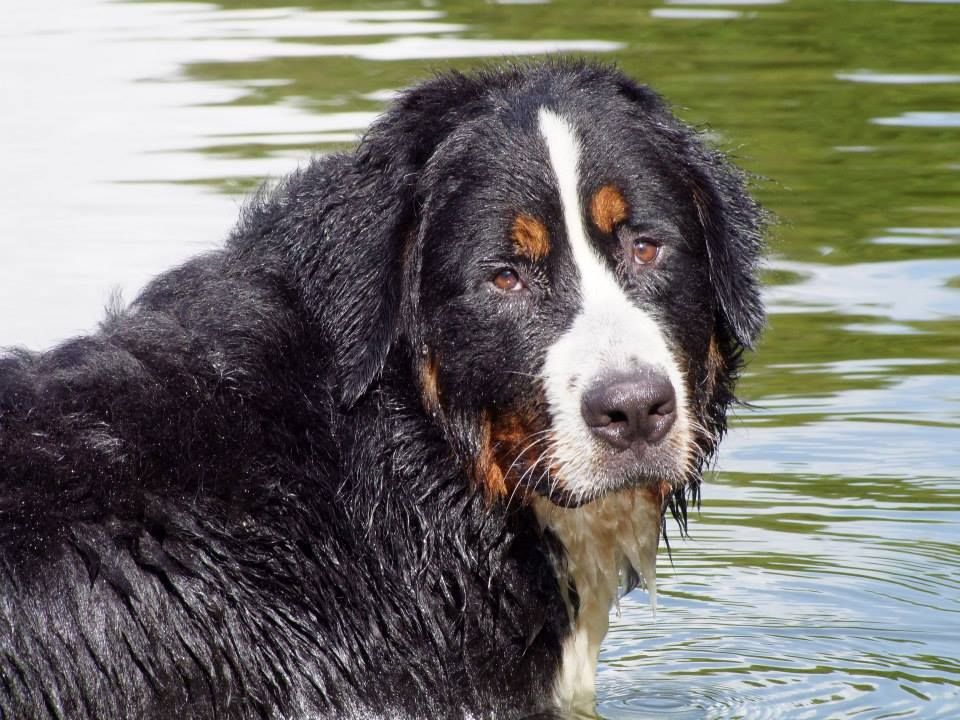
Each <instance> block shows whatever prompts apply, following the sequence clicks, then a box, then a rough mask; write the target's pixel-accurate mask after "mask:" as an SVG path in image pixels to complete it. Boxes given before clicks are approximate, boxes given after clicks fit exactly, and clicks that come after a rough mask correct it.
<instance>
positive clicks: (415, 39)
mask: <svg viewBox="0 0 960 720" xmlns="http://www.w3.org/2000/svg"><path fill="white" fill-rule="evenodd" d="M11 5H15V6H14V7H13V8H5V9H4V12H3V15H4V20H3V23H2V25H0V96H2V98H3V99H2V103H3V104H2V108H3V110H2V112H0V162H2V168H3V170H4V173H3V181H2V183H3V190H2V192H0V345H8V344H12V343H25V344H27V345H30V346H33V347H42V346H45V345H48V344H50V343H52V342H54V341H56V340H58V339H61V338H63V337H66V336H68V335H70V334H73V333H75V332H78V331H81V330H84V329H88V328H91V327H92V326H93V325H94V324H95V322H96V320H97V318H98V316H99V315H100V312H101V307H102V306H103V305H104V303H105V302H106V301H107V299H108V297H109V295H110V293H111V292H113V291H115V290H117V289H119V290H121V291H123V292H124V294H125V295H126V296H128V297H129V296H130V295H131V294H132V293H133V292H135V291H136V288H137V287H138V286H139V285H140V284H142V283H143V282H144V281H145V280H146V278H148V277H149V276H150V275H152V274H154V273H155V272H157V271H159V270H160V269H162V268H164V267H166V266H168V265H170V264H172V263H174V262H177V261H179V260H181V259H183V258H185V257H187V256H189V255H191V254H194V253H196V252H198V251H202V250H204V249H207V248H211V247H214V246H215V245H216V244H217V243H219V242H220V241H221V240H222V238H223V237H224V236H225V234H226V231H227V229H228V228H229V226H230V225H231V223H232V221H233V219H234V218H235V216H236V212H237V208H238V207H239V203H240V198H241V197H242V195H243V193H244V192H246V191H248V190H249V189H250V188H252V187H254V186H256V185H257V184H258V183H259V182H260V181H261V179H262V178H264V177H269V176H273V177H276V176H278V175H280V174H283V173H284V172H286V171H289V170H290V169H292V168H293V167H294V166H296V165H297V163H298V162H303V161H304V159H305V158H306V157H307V156H308V155H309V154H310V153H311V152H325V151H328V150H330V149H335V148H340V147H345V146H349V145H350V144H351V143H352V142H354V140H355V138H356V136H357V134H358V133H359V132H361V131H362V130H363V128H364V127H365V126H366V125H367V124H368V123H369V121H370V119H371V118H372V117H373V116H374V114H375V113H377V112H378V111H379V110H380V109H381V108H382V107H383V105H384V103H385V102H386V101H387V100H388V99H389V98H390V96H391V94H392V93H393V92H394V91H395V90H396V89H397V88H399V87H402V86H404V85H406V84H408V83H410V82H411V81H413V80H415V79H417V78H420V77H423V76H424V74H425V73H428V72H429V71H431V70H432V69H434V68H443V67H449V66H455V67H470V66H473V65H475V64H477V63H478V62H481V61H482V59H488V60H489V59H491V58H493V59H495V58H498V57H501V56H503V55H505V54H513V55H521V54H522V55H536V54H541V53H545V52H572V53H587V54H594V55H598V56H601V57H604V58H608V59H611V60H616V61H617V62H619V63H620V64H621V65H622V66H623V67H624V68H625V69H626V70H627V71H628V72H630V73H631V74H632V75H634V76H636V77H639V78H642V79H644V80H646V81H647V82H649V83H651V84H652V85H653V86H654V87H656V88H657V89H659V90H660V91H661V92H663V93H664V94H665V95H666V96H667V97H669V98H670V99H671V101H672V102H673V103H674V104H675V107H676V109H677V111H678V113H679V114H680V115H681V116H682V117H684V118H685V119H686V120H687V121H688V122H691V123H694V124H697V125H703V126H705V127H707V128H708V129H709V131H710V132H711V133H712V136H713V138H714V140H715V142H717V143H718V144H719V145H720V146H722V147H724V148H726V149H728V150H731V151H732V152H733V153H734V154H735V155H736V156H737V157H738V159H739V162H740V163H741V164H742V165H744V166H745V167H746V168H748V169H749V170H750V171H751V172H752V173H754V174H755V175H756V176H757V179H756V182H755V187H756V192H757V194H758V196H759V197H760V198H761V199H762V200H763V202H764V203H765V204H766V205H767V206H768V207H769V208H770V209H771V210H772V211H773V212H774V213H776V215H777V216H778V218H779V222H778V224H777V226H776V227H775V228H774V232H773V236H772V238H771V244H770V247H771V255H770V260H769V264H768V269H767V271H766V276H767V277H766V279H767V282H768V290H767V300H768V303H769V306H770V308H771V318H770V328H769V330H768V332H767V334H766V336H765V339H764V341H763V343H762V345H761V346H760V348H759V350H758V352H757V353H756V355H755V356H754V357H753V358H752V361H751V365H750V370H749V372H748V373H747V375H746V376H745V378H744V380H743V383H742V386H741V389H742V395H743V397H744V398H745V399H747V400H749V402H750V403H751V404H752V407H750V408H744V409H741V410H740V411H738V413H737V417H736V420H735V423H734V428H733V430H732V431H731V433H730V435H729V437H728V438H727V440H726V443H725V445H724V447H723V449H722V453H721V458H720V462H719V464H718V466H717V469H716V471H715V472H714V473H712V474H711V476H710V477H709V479H708V480H709V482H708V484H707V486H706V487H705V493H704V504H703V509H702V512H701V513H700V514H699V515H698V516H695V517H694V519H693V522H692V525H691V537H690V538H689V539H687V540H681V539H680V538H679V537H677V536H676V533H674V538H673V560H674V565H673V567H671V565H670V563H669V561H668V560H667V558H666V557H663V558H662V561H661V589H662V598H661V603H660V608H659V611H658V613H657V615H656V618H655V619H654V618H653V617H652V615H651V612H650V610H649V609H648V607H647V605H646V599H645V597H644V596H643V594H642V593H634V595H631V596H629V597H627V598H626V599H624V600H623V602H622V604H621V616H620V618H619V619H618V620H616V621H615V623H614V625H613V627H612V630H611V633H610V635H609V636H608V639H607V642H606V644H605V647H604V651H603V655H602V666H601V670H600V677H599V694H598V707H597V713H598V715H599V716H600V717H602V718H608V719H610V720H612V719H613V718H765V717H782V718H906V717H923V718H933V717H942V718H955V717H960V530H958V521H960V480H958V475H960V379H958V377H960V376H958V370H960V4H957V3H956V2H944V1H943V0H941V1H939V2H934V1H933V0H930V1H929V2H922V1H921V2H918V1H908V0H904V1H903V2H887V1H884V0H876V1H870V0H862V1H849V2H848V1H846V0H808V1H803V0H779V1H778V0H739V1H737V0H729V1H727V2H723V1H718V0H696V1H695V0H663V1H661V2H648V1H644V2H632V3H626V2H624V3H615V2H606V1H604V0H599V1H598V0H591V1H590V2H582V1H579V0H578V1H576V2H574V1H570V2H565V1H560V0H557V1H555V2H542V1H538V0H499V2H480V1H479V0H470V1H467V0H459V1H453V2H445V1H444V0H436V1H434V2H428V1H426V0H425V1H424V2H422V3H416V2H408V1H406V0H395V1H391V0H384V1H383V2H362V3H351V2H348V1H347V0H339V1H338V0H298V2H297V6H296V7H292V6H289V5H288V4H287V3H284V2H282V0H225V1H224V2H221V3H217V4H206V3H203V4H201V3H196V2H115V3H101V2H96V1H95V0H32V1H31V2H29V3H18V4H11Z"/></svg>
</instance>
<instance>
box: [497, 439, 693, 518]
mask: <svg viewBox="0 0 960 720" xmlns="http://www.w3.org/2000/svg"><path fill="white" fill-rule="evenodd" d="M534 434H539V435H541V436H547V437H548V438H549V439H548V440H547V442H546V449H545V450H544V449H541V450H540V451H538V452H535V453H534V452H527V453H522V452H520V453H516V452H515V453H510V452H503V453H501V454H500V458H501V463H503V466H504V470H505V472H504V475H505V477H507V478H508V479H509V481H511V482H510V483H509V484H510V485H513V486H514V488H515V489H514V492H513V494H514V495H517V494H520V495H535V496H539V497H542V498H545V499H547V500H549V501H550V502H551V503H553V504H554V505H557V506H559V507H564V508H577V507H581V506H583V505H588V504H590V503H592V502H594V501H596V500H599V499H601V498H603V497H605V496H607V495H610V494H614V493H618V492H621V491H625V490H638V489H640V490H644V489H654V488H656V489H659V488H671V489H673V488H678V487H683V486H685V485H686V483H687V479H688V476H689V472H688V470H689V463H688V462H687V460H686V457H685V455H686V454H685V453H684V452H683V450H682V448H680V447H678V446H677V444H676V443H674V442H665V443H663V444H660V445H656V446H642V445H634V446H631V447H628V448H626V449H623V450H613V449H610V448H609V447H601V448H597V447H596V446H588V447H585V448H583V450H582V451H581V452H575V453H571V452H569V451H567V452H564V450H563V448H561V447H560V446H559V445H558V443H557V442H556V440H555V437H554V432H553V431H552V430H549V429H548V430H544V431H541V432H540V433H534Z"/></svg>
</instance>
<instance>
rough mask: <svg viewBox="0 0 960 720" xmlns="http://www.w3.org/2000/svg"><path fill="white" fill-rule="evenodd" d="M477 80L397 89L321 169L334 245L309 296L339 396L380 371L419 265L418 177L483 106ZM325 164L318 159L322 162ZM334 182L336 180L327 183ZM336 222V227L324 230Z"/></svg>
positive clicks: (447, 79) (346, 398)
mask: <svg viewBox="0 0 960 720" xmlns="http://www.w3.org/2000/svg"><path fill="white" fill-rule="evenodd" d="M483 92H484V88H483V86H482V85H481V84H480V83H478V82H477V81H476V80H475V79H473V78H469V77H466V76H463V75H460V74H457V73H449V74H445V75H442V76H439V77H436V78H435V79H433V80H431V81H428V82H426V83H424V84H422V85H419V86H416V87H414V88H412V89H411V90H408V91H407V92H405V93H403V94H402V95H401V96H400V97H399V98H398V99H397V100H396V101H395V102H394V104H393V105H392V107H391V108H390V109H389V110H388V111H387V112H386V113H385V114H384V115H383V116H381V117H380V118H379V119H378V120H377V121H376V122H374V124H373V125H372V126H371V127H370V129H369V130H368V131H367V133H366V134H365V136H364V138H363V139H362V140H361V142H360V145H359V146H358V148H357V150H356V152H355V153H354V154H353V155H352V156H345V159H348V160H349V162H348V165H347V168H348V169H347V170H345V171H344V172H343V174H342V175H341V176H339V177H333V178H327V180H326V183H325V185H326V186H327V187H326V188H324V189H325V190H326V191H327V194H328V196H330V195H332V196H333V197H334V198H335V199H334V200H332V201H331V200H330V199H329V197H327V198H325V199H324V200H323V201H321V203H322V204H323V205H324V206H326V208H327V209H326V211H325V215H326V217H325V220H324V221H323V225H324V227H325V230H324V231H323V232H324V233H325V234H326V236H327V240H328V241H329V242H331V243H332V244H333V246H334V250H333V252H332V254H331V256H330V257H328V258H326V260H327V262H328V267H326V268H325V269H324V271H323V272H322V277H324V278H325V279H326V282H324V283H322V286H318V283H316V281H315V280H316V278H314V282H313V285H314V287H316V288H317V290H316V291H315V292H316V296H315V297H314V298H312V302H313V306H314V307H320V304H321V303H322V304H324V305H323V307H322V308H321V309H320V313H321V317H322V325H323V328H324V331H325V334H326V335H327V336H328V337H329V338H330V340H331V345H332V347H331V351H332V353H333V358H334V362H335V364H336V370H337V378H338V389H339V394H340V400H341V402H342V403H343V404H344V405H345V406H350V405H353V404H354V403H355V402H356V401H357V400H358V399H359V398H360V397H361V396H362V395H363V394H364V393H365V392H366V390H367V389H368V388H369V387H370V385H371V384H372V383H373V381H374V380H375V379H376V378H377V376H378V375H379V374H380V372H382V370H383V368H384V365H385V363H386V360H387V355H388V354H389V352H390V348H391V347H392V346H393V344H394V343H395V342H396V340H397V338H398V336H399V334H400V328H401V325H402V324H403V323H401V313H402V312H403V311H404V308H409V307H410V303H409V302H405V301H403V298H404V297H405V295H406V294H409V293H415V292H416V288H412V287H409V285H410V283H411V282H412V281H413V280H414V279H415V277H416V274H415V273H411V272H407V271H406V270H405V268H406V266H407V265H408V264H409V263H410V261H411V260H412V259H413V258H415V257H416V253H415V248H414V245H415V244H416V241H417V237H418V231H419V225H420V208H421V205H422V197H421V191H420V186H419V179H420V177H421V174H422V171H423V170H424V167H425V165H426V164H427V163H428V162H429V160H430V158H431V157H432V155H433V153H434V151H435V150H436V149H437V147H438V146H439V145H440V143H441V142H442V141H443V140H444V139H445V138H446V137H447V136H448V135H449V133H450V132H451V131H452V130H453V129H454V128H455V127H456V126H457V125H458V124H460V123H461V122H464V121H466V120H469V119H470V118H471V117H473V116H474V115H475V114H476V113H477V112H478V111H479V108H480V107H481V103H480V102H479V100H480V97H481V94H482V93H483ZM321 164H322V163H321ZM331 185H336V186H337V187H330V186H331ZM334 232H339V233H340V237H335V238H331V237H330V234H331V233H334Z"/></svg>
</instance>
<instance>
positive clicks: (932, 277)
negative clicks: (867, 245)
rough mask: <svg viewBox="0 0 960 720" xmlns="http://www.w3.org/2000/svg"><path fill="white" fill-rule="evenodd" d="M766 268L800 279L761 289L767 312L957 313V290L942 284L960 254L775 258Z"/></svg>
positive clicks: (957, 269)
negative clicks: (831, 261) (819, 260)
mask: <svg viewBox="0 0 960 720" xmlns="http://www.w3.org/2000/svg"><path fill="white" fill-rule="evenodd" d="M771 267H773V268H775V269H778V270H786V271H788V272H792V273H797V274H799V275H801V276H802V278H803V280H802V281H801V282H799V283H795V284H790V285H775V286H770V287H768V288H767V289H766V300H767V302H768V308H769V310H770V312H771V313H797V312H803V313H807V312H839V313H842V314H845V315H868V316H876V317H883V318H888V319H890V320H899V321H905V320H934V319H938V318H952V317H956V316H958V315H960V290H958V289H956V288H952V287H948V286H947V282H948V281H950V280H951V279H953V278H956V277H958V276H960V258H945V259H939V260H907V261H902V262H877V263H861V264H853V265H821V264H816V263H802V262H792V261H785V260H776V261H773V262H771Z"/></svg>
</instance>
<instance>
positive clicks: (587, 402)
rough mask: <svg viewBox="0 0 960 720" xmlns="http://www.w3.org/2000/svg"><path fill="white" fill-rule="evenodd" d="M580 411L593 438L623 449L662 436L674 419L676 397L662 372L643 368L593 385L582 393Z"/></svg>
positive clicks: (651, 441)
mask: <svg viewBox="0 0 960 720" xmlns="http://www.w3.org/2000/svg"><path fill="white" fill-rule="evenodd" d="M580 412H581V414H582V415H583V419H584V420H585V421H586V423H587V427H589V428H590V431H591V432H592V433H593V434H594V435H596V436H597V437H598V438H600V439H601V440H603V441H605V442H607V443H608V444H610V445H612V446H613V447H614V448H616V449H617V450H626V449H627V448H629V447H631V446H633V445H635V444H637V443H640V442H644V443H647V444H650V445H653V444H655V443H658V442H660V441H661V440H663V438H664V437H666V435H667V433H668V432H669V431H670V428H671V427H672V426H673V423H674V421H675V420H676V419H677V396H676V393H675V392H674V389H673V383H671V382H670V378H669V377H667V375H666V374H665V373H663V372H662V371H658V370H654V369H652V368H643V369H640V370H637V371H634V372H630V373H628V374H622V375H616V376H614V377H608V378H604V379H602V380H600V381H598V382H597V383H595V384H594V385H593V386H592V387H590V388H589V389H587V391H586V392H585V393H584V394H583V398H582V400H581V403H580Z"/></svg>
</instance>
